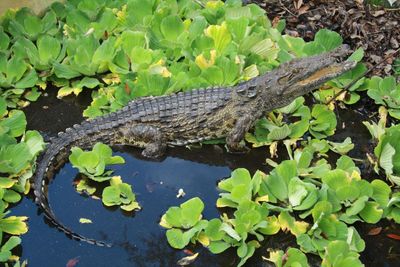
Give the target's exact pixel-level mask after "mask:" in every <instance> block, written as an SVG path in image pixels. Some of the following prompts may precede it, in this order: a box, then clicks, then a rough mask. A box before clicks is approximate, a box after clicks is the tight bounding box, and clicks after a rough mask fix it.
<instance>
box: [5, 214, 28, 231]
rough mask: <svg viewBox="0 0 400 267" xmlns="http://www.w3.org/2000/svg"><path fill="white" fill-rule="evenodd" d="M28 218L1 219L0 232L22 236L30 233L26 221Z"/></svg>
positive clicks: (12, 217)
mask: <svg viewBox="0 0 400 267" xmlns="http://www.w3.org/2000/svg"><path fill="white" fill-rule="evenodd" d="M27 219H28V217H24V216H19V217H16V216H10V217H7V218H3V219H0V231H3V232H6V233H8V234H11V235H21V234H25V233H26V232H28V226H27V225H26V222H25V221H26V220H27Z"/></svg>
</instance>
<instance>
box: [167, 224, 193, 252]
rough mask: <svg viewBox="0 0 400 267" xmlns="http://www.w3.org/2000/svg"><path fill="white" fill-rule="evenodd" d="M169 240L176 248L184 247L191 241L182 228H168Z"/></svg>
mask: <svg viewBox="0 0 400 267" xmlns="http://www.w3.org/2000/svg"><path fill="white" fill-rule="evenodd" d="M167 240H168V243H169V244H170V246H171V247H173V248H176V249H183V248H184V247H185V246H186V245H187V244H189V242H190V239H188V238H186V237H185V235H184V234H183V232H182V230H180V229H169V230H167Z"/></svg>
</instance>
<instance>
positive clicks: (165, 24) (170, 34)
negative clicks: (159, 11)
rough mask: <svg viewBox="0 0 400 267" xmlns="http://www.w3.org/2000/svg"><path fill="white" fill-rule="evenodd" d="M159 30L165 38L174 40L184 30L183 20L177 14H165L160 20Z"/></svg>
mask: <svg viewBox="0 0 400 267" xmlns="http://www.w3.org/2000/svg"><path fill="white" fill-rule="evenodd" d="M160 30H161V32H162V34H163V35H164V37H165V38H166V39H167V40H169V41H175V42H176V41H177V39H178V37H179V35H181V34H182V33H183V31H184V26H183V22H182V20H181V19H180V18H179V17H178V16H175V15H171V16H167V17H165V18H163V20H162V21H161V25H160Z"/></svg>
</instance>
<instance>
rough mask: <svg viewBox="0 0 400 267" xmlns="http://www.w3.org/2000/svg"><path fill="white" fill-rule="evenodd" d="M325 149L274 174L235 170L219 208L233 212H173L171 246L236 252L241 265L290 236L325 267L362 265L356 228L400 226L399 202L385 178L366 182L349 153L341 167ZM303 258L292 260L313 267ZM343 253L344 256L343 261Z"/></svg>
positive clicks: (296, 254)
mask: <svg viewBox="0 0 400 267" xmlns="http://www.w3.org/2000/svg"><path fill="white" fill-rule="evenodd" d="M317 142H320V141H317ZM324 151H325V152H326V148H324V145H322V146H321V145H318V144H316V143H315V142H309V144H308V145H306V146H305V147H304V148H303V149H297V150H295V151H294V152H293V153H292V154H290V158H292V159H291V160H285V161H283V162H281V163H280V164H275V168H274V169H273V170H272V171H271V172H270V173H269V174H265V173H263V172H261V171H257V172H256V173H255V174H254V175H253V177H251V175H250V173H249V172H248V171H247V170H246V169H236V170H234V171H233V172H232V175H231V177H230V178H228V179H225V180H222V181H220V182H219V183H218V188H219V189H220V190H222V192H221V193H220V195H219V198H218V200H217V202H216V206H217V207H218V208H229V209H231V210H232V211H230V212H227V213H223V214H222V215H221V217H220V218H214V219H212V220H206V219H203V218H202V215H201V212H202V210H203V208H204V204H203V203H202V202H201V200H200V199H198V198H194V199H191V200H188V201H187V202H185V203H183V204H181V206H180V207H172V208H170V209H168V211H167V212H166V213H165V214H164V216H163V217H162V219H161V222H160V224H161V225H162V226H163V227H165V228H168V230H167V239H168V242H169V244H170V245H171V246H172V247H174V248H179V249H182V248H184V247H185V246H186V245H187V244H189V243H190V242H192V243H196V242H199V243H201V244H202V245H204V246H205V247H207V248H208V249H209V250H210V251H211V252H212V253H221V252H223V251H225V250H226V249H228V248H231V247H233V248H236V251H237V255H238V257H239V258H240V259H241V261H240V263H239V266H241V265H243V264H244V263H245V262H246V260H247V259H248V258H249V257H251V255H252V254H253V253H254V251H255V249H256V248H257V247H259V246H260V243H259V242H262V241H263V240H264V239H265V237H266V236H268V235H273V234H276V233H278V232H279V231H280V230H282V231H284V232H290V233H291V234H292V235H294V236H295V237H296V241H297V244H298V245H299V247H300V249H301V251H302V252H305V253H313V254H317V255H319V256H320V257H321V258H322V259H323V263H322V264H323V265H324V266H340V264H341V263H342V262H352V263H353V264H354V265H355V266H362V264H361V262H360V261H359V259H358V257H359V253H360V252H362V251H363V250H364V248H365V243H364V241H363V240H362V239H361V237H360V235H359V234H358V232H357V230H356V229H355V228H354V226H353V224H354V223H355V222H357V221H362V222H366V223H377V222H378V221H380V220H381V219H383V218H388V219H393V220H395V221H396V222H397V223H399V222H400V221H399V217H398V215H399V211H400V210H399V202H398V199H399V196H398V193H395V192H392V190H391V188H390V186H389V185H387V184H386V183H385V182H383V181H382V180H373V181H372V182H368V181H366V180H364V179H362V178H361V173H360V170H359V169H358V168H357V167H356V165H355V164H354V162H353V160H352V159H351V158H350V157H348V156H346V155H342V156H341V157H340V158H339V159H338V160H337V162H336V166H335V167H333V166H331V165H330V164H329V163H328V162H327V161H326V160H325V159H324V158H320V159H318V158H315V157H314V154H316V153H318V154H320V153H322V154H323V153H324ZM322 154H320V155H322ZM302 252H300V251H298V250H295V249H292V250H290V253H289V252H288V253H287V255H289V256H290V255H292V256H291V257H292V258H293V259H292V260H293V261H301V262H302V266H306V265H307V260H306V258H305V257H304V256H302ZM340 253H343V256H344V257H342V258H340V259H339V258H338V255H339V254H340ZM282 256H283V252H274V253H272V254H271V258H270V260H271V261H273V262H275V263H276V265H277V266H282V265H280V264H282ZM289 259H290V258H289ZM289 259H287V261H288V260H289ZM285 266H286V265H285Z"/></svg>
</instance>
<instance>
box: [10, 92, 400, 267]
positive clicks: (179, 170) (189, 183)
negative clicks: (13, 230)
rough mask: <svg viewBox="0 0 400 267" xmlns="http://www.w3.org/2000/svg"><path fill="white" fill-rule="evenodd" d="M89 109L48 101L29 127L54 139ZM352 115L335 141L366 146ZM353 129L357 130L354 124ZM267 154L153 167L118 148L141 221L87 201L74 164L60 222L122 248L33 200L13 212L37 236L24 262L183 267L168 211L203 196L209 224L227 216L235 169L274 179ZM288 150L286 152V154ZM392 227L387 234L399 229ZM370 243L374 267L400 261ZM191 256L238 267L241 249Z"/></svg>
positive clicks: (372, 239) (27, 244) (33, 110)
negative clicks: (220, 201)
mask: <svg viewBox="0 0 400 267" xmlns="http://www.w3.org/2000/svg"><path fill="white" fill-rule="evenodd" d="M87 104H88V98H87V97H85V96H83V97H81V98H78V99H70V100H67V101H65V100H64V101H60V100H56V99H55V97H54V95H53V94H51V95H50V96H48V97H41V98H40V99H39V101H38V102H36V103H33V104H32V105H31V106H30V107H28V108H27V109H26V110H25V111H26V114H27V119H28V128H29V129H37V130H40V131H41V133H42V134H44V135H45V136H47V137H49V136H54V135H55V134H56V133H57V132H58V131H61V130H63V129H65V128H66V127H68V126H71V125H72V124H74V123H78V122H79V121H81V120H82V116H81V114H82V110H83V108H84V107H85V106H86V105H87ZM43 106H45V108H43ZM47 107H48V108H47ZM349 112H351V111H341V112H340V114H339V116H340V117H341V118H342V119H343V120H344V121H349V122H350V125H348V126H347V127H345V128H344V129H340V128H341V127H339V129H340V130H339V132H338V134H337V135H335V138H337V141H342V140H343V139H344V138H345V137H347V136H351V137H352V139H353V140H354V141H355V142H356V143H357V144H361V146H366V145H367V144H368V141H369V136H368V133H367V132H366V130H364V128H362V127H361V126H360V121H362V118H361V117H360V118H358V117H355V116H356V115H355V113H354V112H353V113H354V114H353V113H349ZM350 118H351V120H350ZM352 122H354V125H351V123H352ZM362 149H363V148H362V147H356V149H355V150H356V151H361V152H355V153H356V154H355V155H353V156H355V157H363V155H365V152H362ZM266 151H267V149H266V148H260V149H254V150H252V151H251V152H250V153H249V154H246V155H231V154H228V153H226V152H225V149H224V148H223V147H221V146H213V145H207V146H204V147H202V148H194V149H192V150H189V149H186V148H174V149H169V150H168V155H167V156H166V157H165V158H164V159H161V160H159V161H147V160H143V159H140V157H139V156H138V155H139V153H140V150H138V149H133V148H127V147H118V148H117V149H116V154H118V155H121V156H123V157H124V158H125V160H126V164H124V165H120V166H118V165H116V166H113V167H112V169H114V170H115V175H121V176H122V178H123V180H124V181H125V182H127V183H129V184H131V185H132V186H133V190H134V192H135V193H136V196H137V199H138V201H139V203H140V205H141V206H142V208H143V209H142V210H141V211H139V212H136V213H133V214H128V213H124V212H122V211H121V210H120V209H110V208H105V207H104V206H103V205H102V203H101V201H100V200H95V199H92V198H89V197H85V196H83V195H79V194H78V193H77V192H76V191H75V189H74V187H73V180H74V178H75V177H76V176H77V174H78V172H77V170H76V169H74V168H72V166H71V165H70V164H69V163H67V164H65V165H64V167H63V168H62V169H61V170H60V171H59V172H58V173H57V175H56V177H55V179H54V180H53V181H52V183H51V185H50V187H49V201H50V203H51V205H52V208H53V210H54V212H55V214H56V215H57V218H58V219H59V220H60V221H61V222H63V223H64V224H65V225H67V226H68V227H70V228H71V229H73V230H74V231H76V232H78V233H81V234H83V235H85V236H87V237H91V238H95V239H98V240H104V241H108V242H111V243H113V244H114V246H113V247H112V248H102V247H97V246H93V245H89V244H86V243H83V242H78V241H75V240H71V239H70V238H68V237H67V236H65V235H64V234H63V233H61V232H59V231H57V230H56V229H55V228H54V227H53V226H52V225H51V224H48V222H46V220H45V219H44V216H43V214H41V213H40V212H39V210H38V208H37V207H36V205H35V204H34V202H33V200H32V198H24V199H23V200H22V201H21V203H20V204H18V205H17V206H16V207H14V208H13V209H12V214H13V215H24V216H28V217H29V232H28V233H27V234H25V235H23V236H22V240H23V247H22V251H21V257H22V258H23V259H28V260H29V266H33V267H36V266H65V265H66V263H67V262H68V260H70V259H72V258H78V259H79V263H78V265H77V266H176V262H177V261H178V260H179V259H180V258H182V257H184V256H186V254H185V253H184V252H182V251H180V250H174V249H172V248H171V247H170V246H169V245H168V243H167V240H166V238H165V230H164V229H162V228H161V227H160V226H159V225H158V222H159V220H160V217H161V215H162V214H163V213H164V212H165V211H166V210H167V209H168V207H170V206H173V205H179V204H180V203H182V202H183V201H185V200H187V199H189V198H192V197H196V196H198V197H200V198H201V199H202V200H203V201H204V203H205V210H204V213H203V214H204V217H205V218H206V219H211V218H214V217H218V216H219V214H220V212H219V211H218V210H217V209H216V207H215V202H216V200H217V198H218V193H219V192H218V191H217V188H216V185H217V183H218V181H219V180H220V179H222V178H225V177H228V176H229V175H230V172H231V170H233V169H235V168H238V167H245V168H248V169H249V170H250V171H251V172H254V171H255V170H257V169H261V170H263V171H265V172H268V171H269V167H267V166H266V165H265V157H266V155H267V153H266ZM281 151H284V149H283V148H281ZM180 188H182V189H183V190H184V191H185V193H186V196H185V197H184V198H183V199H177V198H176V195H177V192H178V190H179V189H180ZM80 218H87V219H91V220H92V221H93V223H92V224H80V223H79V219H80ZM385 223H386V225H384V226H385V227H393V225H390V224H388V223H387V222H385ZM372 227H373V226H368V225H361V226H360V228H359V229H360V232H361V233H364V235H365V233H367V232H368V230H369V229H370V228H372ZM394 230H396V229H394ZM365 240H366V242H367V244H366V251H365V252H364V253H363V254H362V260H363V261H364V262H366V264H367V265H368V266H384V265H385V266H395V263H396V260H398V256H397V257H395V258H390V257H389V254H390V255H396V254H397V255H398V254H399V253H400V251H399V248H398V244H397V243H396V242H395V241H393V240H389V239H387V238H385V237H384V236H369V237H368V236H366V237H365ZM290 245H292V246H295V240H294V239H293V238H292V237H290V235H285V234H280V235H276V236H273V237H270V238H267V239H266V240H265V241H264V242H263V247H262V248H260V249H258V250H257V252H256V254H255V256H254V257H253V258H252V259H251V260H249V261H248V263H247V265H246V266H265V265H266V262H265V261H263V260H262V259H261V256H268V255H269V253H268V252H267V249H268V248H273V249H285V248H286V247H287V246H290ZM189 249H190V250H192V251H194V252H200V256H199V257H198V258H197V260H196V261H195V262H194V263H193V264H192V266H235V265H236V264H237V263H238V261H237V256H236V251H235V250H229V251H227V252H226V253H223V254H220V255H212V254H211V253H209V252H208V251H207V250H206V249H204V248H202V247H200V246H196V247H193V246H192V247H189Z"/></svg>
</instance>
